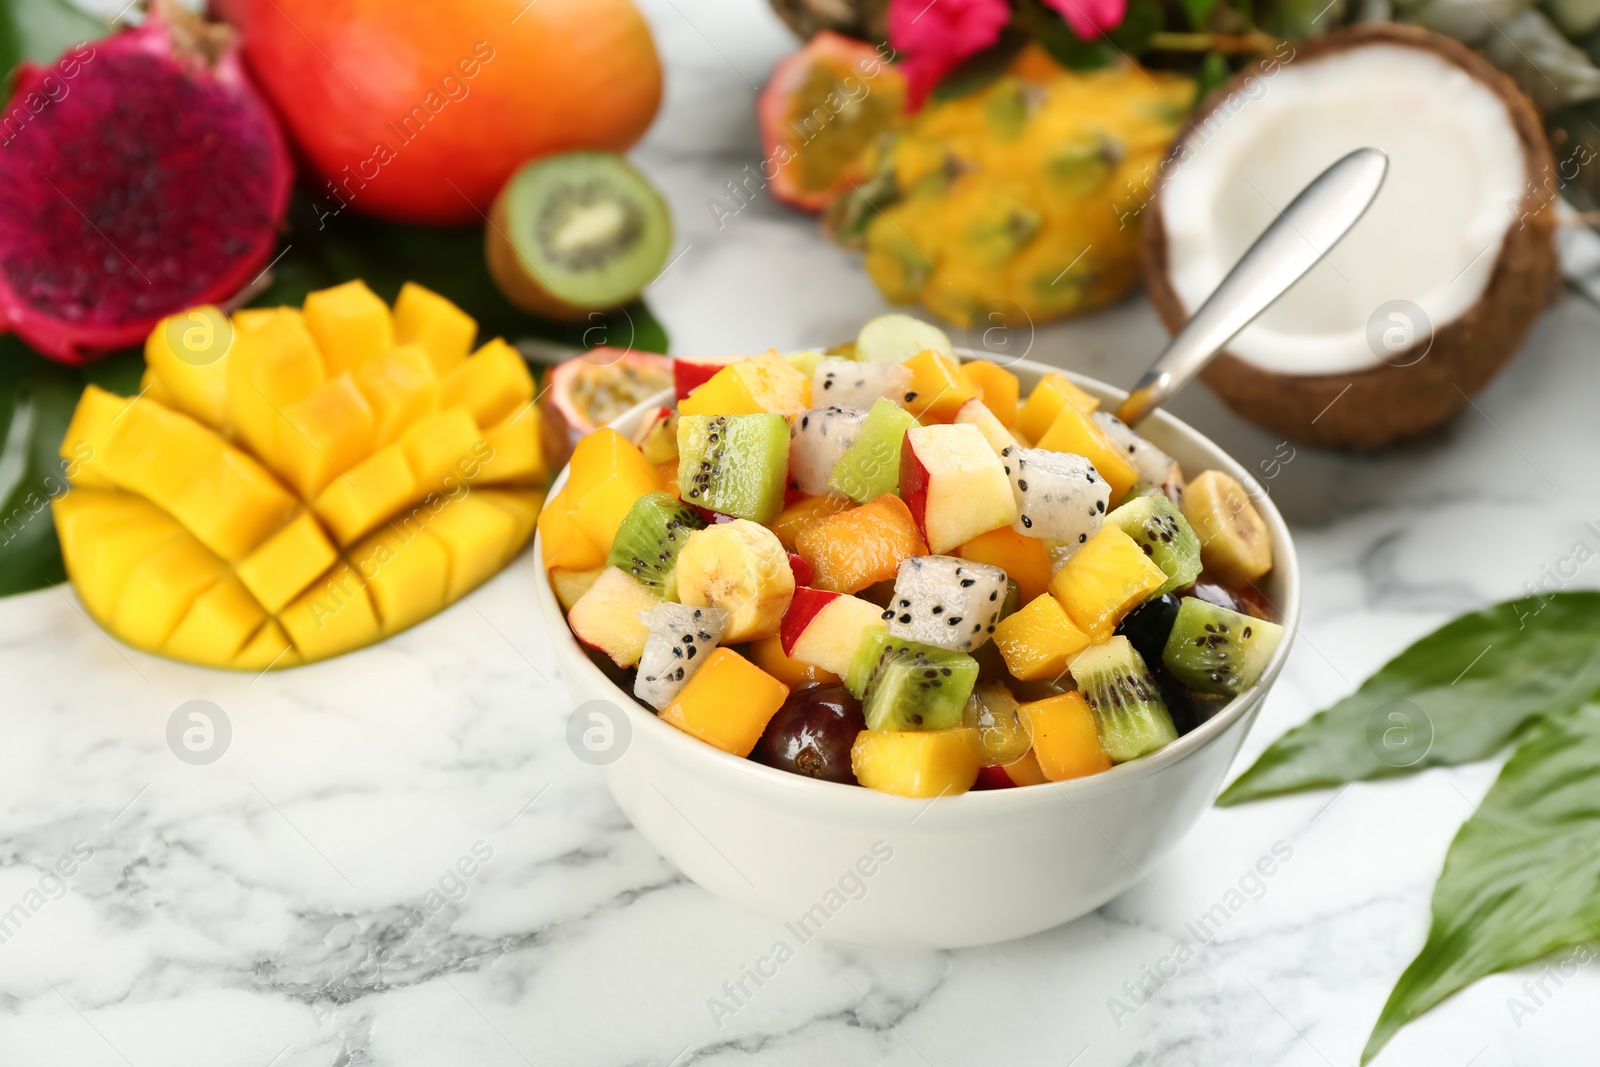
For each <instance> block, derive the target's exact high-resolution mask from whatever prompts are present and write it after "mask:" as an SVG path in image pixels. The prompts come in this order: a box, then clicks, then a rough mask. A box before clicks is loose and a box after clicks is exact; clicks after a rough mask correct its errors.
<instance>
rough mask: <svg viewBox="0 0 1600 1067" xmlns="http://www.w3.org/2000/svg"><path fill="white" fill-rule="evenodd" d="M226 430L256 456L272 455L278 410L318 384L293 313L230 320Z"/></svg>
mask: <svg viewBox="0 0 1600 1067" xmlns="http://www.w3.org/2000/svg"><path fill="white" fill-rule="evenodd" d="M233 329H234V333H233V348H232V349H230V350H229V352H228V360H227V378H228V405H227V407H228V412H227V424H228V425H229V426H232V427H233V429H234V432H235V433H236V434H237V435H238V437H239V438H240V439H241V440H243V441H244V442H245V443H246V444H247V445H248V446H249V447H250V451H251V452H252V453H254V454H255V455H257V456H270V455H273V454H274V451H275V446H276V445H277V440H278V425H279V423H281V422H282V421H283V415H282V410H283V407H284V405H286V404H292V403H293V402H294V401H296V400H299V399H300V398H301V397H303V396H308V395H310V394H311V393H312V392H313V391H314V390H315V389H316V388H317V387H318V386H319V385H321V384H322V382H323V379H324V378H325V374H324V373H323V366H322V354H321V353H320V352H318V351H317V345H316V342H315V341H313V340H312V339H311V333H310V331H308V330H307V329H306V323H305V319H304V317H302V316H301V314H300V312H299V311H298V310H296V309H295V308H271V309H267V310H265V311H262V312H259V313H256V314H252V315H246V314H245V313H243V312H240V313H239V314H237V315H235V316H234V317H233Z"/></svg>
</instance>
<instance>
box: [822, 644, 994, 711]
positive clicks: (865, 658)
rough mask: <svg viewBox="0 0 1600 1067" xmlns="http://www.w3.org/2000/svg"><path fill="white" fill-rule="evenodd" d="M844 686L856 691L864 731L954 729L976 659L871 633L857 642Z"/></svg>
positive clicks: (975, 672)
mask: <svg viewBox="0 0 1600 1067" xmlns="http://www.w3.org/2000/svg"><path fill="white" fill-rule="evenodd" d="M861 646H862V647H861V648H860V649H859V650H858V651H857V652H856V657H855V659H854V661H852V663H851V665H850V676H849V679H848V681H847V685H849V686H851V687H852V692H854V691H856V690H857V689H859V691H860V693H861V696H860V698H859V699H860V700H861V702H862V703H861V710H862V714H863V715H864V716H865V717H866V721H867V729H869V730H946V729H949V728H950V727H953V726H960V725H961V722H962V714H963V712H964V711H965V709H966V706H967V698H968V697H970V696H971V695H972V687H973V686H974V685H976V684H977V682H978V661H977V660H975V659H973V658H972V657H971V656H968V655H966V654H965V653H961V652H951V651H949V650H948V649H943V648H935V647H934V646H932V645H924V644H921V643H919V642H917V641H906V640H903V639H901V638H897V637H888V636H887V635H885V634H882V633H876V632H875V633H874V634H873V635H872V636H871V637H870V638H869V639H867V640H865V641H863V642H862V643H861Z"/></svg>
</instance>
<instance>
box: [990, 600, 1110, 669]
mask: <svg viewBox="0 0 1600 1067" xmlns="http://www.w3.org/2000/svg"><path fill="white" fill-rule="evenodd" d="M994 645H995V648H997V649H999V650H1000V656H1001V658H1002V659H1004V660H1005V661H1006V669H1007V670H1009V671H1010V672H1011V673H1012V675H1014V676H1015V677H1017V678H1020V679H1021V680H1022V681H1025V682H1031V681H1035V680H1037V679H1040V678H1055V677H1058V676H1060V675H1061V674H1063V673H1064V672H1065V671H1066V669H1067V664H1069V663H1071V662H1072V657H1074V656H1076V655H1077V654H1078V653H1079V652H1082V651H1083V650H1084V649H1086V648H1088V647H1089V635H1088V634H1086V633H1084V632H1083V631H1082V630H1080V629H1078V627H1077V626H1075V625H1073V622H1072V620H1071V619H1069V618H1068V617H1067V612H1066V609H1065V608H1063V607H1062V606H1061V603H1060V601H1058V600H1056V598H1055V597H1053V596H1051V595H1050V594H1048V593H1041V594H1040V595H1039V596H1036V597H1034V598H1033V599H1032V600H1030V601H1029V602H1028V605H1027V606H1026V607H1024V608H1023V609H1022V610H1021V611H1019V612H1016V613H1015V614H1013V615H1008V616H1006V617H1005V618H1004V619H1001V620H1000V623H999V625H998V626H996V627H995V628H994Z"/></svg>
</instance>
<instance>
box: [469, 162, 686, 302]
mask: <svg viewBox="0 0 1600 1067" xmlns="http://www.w3.org/2000/svg"><path fill="white" fill-rule="evenodd" d="M489 223H490V224H489V226H488V228H487V229H486V230H485V231H484V254H485V256H486V258H487V259H488V262H489V273H490V274H491V275H492V276H493V277H494V281H495V284H496V285H497V286H499V287H500V291H501V292H502V293H504V294H505V296H506V299H507V300H510V301H511V302H512V303H513V304H515V305H517V306H518V307H520V308H522V309H523V310H524V311H530V312H532V313H534V314H535V315H543V316H545V317H546V318H552V319H561V320H566V321H578V320H582V319H584V318H585V317H587V316H588V315H589V314H590V313H591V312H595V311H607V310H610V309H611V308H616V307H621V306H622V305H623V304H626V303H628V302H629V301H630V300H632V299H634V298H635V297H637V296H638V295H639V294H640V292H642V291H643V290H644V287H645V286H646V285H648V284H650V282H651V281H652V280H653V279H654V278H655V276H656V275H657V274H658V273H660V271H661V267H662V265H663V264H664V263H666V261H667V252H668V250H669V249H671V247H672V220H671V217H670V216H669V215H668V213H667V204H666V201H664V200H663V199H662V198H661V194H660V193H658V192H656V189H655V187H654V186H652V185H651V184H650V182H649V181H648V180H646V178H645V176H644V175H643V174H640V173H639V172H638V171H637V170H635V169H634V168H633V167H631V166H630V165H629V164H628V163H627V161H626V160H624V159H622V157H620V156H616V155H612V154H611V153H608V152H567V153H564V154H562V155H558V156H547V157H545V158H543V159H539V160H535V161H533V162H531V163H527V164H525V165H524V166H523V167H522V168H521V169H520V170H518V171H517V172H516V173H515V174H513V175H512V176H511V180H510V181H509V182H507V183H506V186H505V188H504V189H502V190H500V195H499V196H498V197H496V198H495V202H494V208H493V209H492V210H491V212H490V214H489Z"/></svg>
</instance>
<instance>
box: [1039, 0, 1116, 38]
mask: <svg viewBox="0 0 1600 1067" xmlns="http://www.w3.org/2000/svg"><path fill="white" fill-rule="evenodd" d="M1044 2H1045V5H1046V6H1047V7H1053V8H1055V9H1056V11H1058V12H1060V14H1061V17H1062V18H1064V19H1066V20H1067V25H1068V26H1071V27H1072V32H1073V33H1075V34H1077V35H1078V39H1079V40H1082V41H1092V40H1094V39H1095V38H1096V37H1098V36H1100V35H1101V34H1102V33H1104V32H1105V31H1107V30H1114V29H1116V28H1117V27H1118V26H1120V25H1122V18H1123V16H1124V15H1126V14H1127V13H1128V0H1044Z"/></svg>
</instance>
